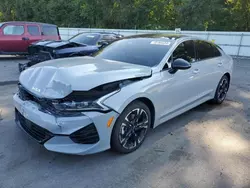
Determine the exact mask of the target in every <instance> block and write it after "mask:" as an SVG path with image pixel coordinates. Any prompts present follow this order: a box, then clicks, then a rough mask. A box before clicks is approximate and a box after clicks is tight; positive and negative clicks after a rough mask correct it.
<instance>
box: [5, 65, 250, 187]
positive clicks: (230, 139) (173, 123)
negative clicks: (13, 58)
mask: <svg viewBox="0 0 250 188" xmlns="http://www.w3.org/2000/svg"><path fill="white" fill-rule="evenodd" d="M0 71H2V69H1V70H0ZM0 75H2V73H1V74H0ZM249 81H250V60H237V61H236V63H235V69H234V75H233V80H232V85H231V88H230V91H229V94H228V97H227V100H226V101H225V103H223V104H222V105H221V106H213V105H208V104H203V105H201V106H199V107H197V108H195V109H193V110H191V111H189V112H187V113H185V114H183V115H181V116H178V117H177V118H175V119H173V120H170V121H168V122H166V123H164V124H163V125H161V126H159V127H158V128H156V129H154V130H153V131H151V133H150V134H149V135H148V138H147V139H146V141H145V142H144V144H143V146H142V147H141V148H140V149H139V150H138V151H136V152H134V153H131V154H128V155H119V154H116V153H113V152H111V151H106V152H103V153H99V154H95V155H89V156H70V155H63V154H57V153H52V152H49V151H46V150H45V149H44V148H43V147H42V146H40V145H38V144H37V143H35V142H34V141H33V140H31V139H29V138H28V137H27V136H26V135H25V134H24V133H22V131H20V130H19V129H18V128H17V127H16V125H15V123H14V119H13V118H14V111H13V106H12V95H13V93H14V92H15V91H16V86H15V85H5V86H0V112H1V115H0V188H21V187H23V188H33V187H36V188H52V187H60V188H64V187H65V188H69V187H74V188H78V187H79V188H99V187H101V188H102V187H103V188H117V187H119V188H125V187H128V188H134V187H138V188H166V187H176V188H180V187H183V188H189V187H190V188H191V187H192V188H193V187H197V188H211V187H215V188H217V187H218V188H229V187H235V188H250V82H249Z"/></svg>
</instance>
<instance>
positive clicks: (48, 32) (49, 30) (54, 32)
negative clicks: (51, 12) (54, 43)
mask: <svg viewBox="0 0 250 188" xmlns="http://www.w3.org/2000/svg"><path fill="white" fill-rule="evenodd" d="M42 32H43V33H42V34H43V35H45V36H58V35H59V33H58V29H57V27H55V26H49V25H43V26H42Z"/></svg>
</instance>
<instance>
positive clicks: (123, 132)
mask: <svg viewBox="0 0 250 188" xmlns="http://www.w3.org/2000/svg"><path fill="white" fill-rule="evenodd" d="M150 125H151V113H150V110H149V108H148V107H147V105H145V104H144V103H142V102H140V101H135V102H133V103H131V104H130V105H128V106H127V107H126V108H125V110H124V111H123V112H122V113H121V115H120V117H119V118H118V119H117V121H116V123H115V126H114V129H113V131H112V136H111V148H112V149H113V150H115V151H118V152H121V153H130V152H133V151H135V150H136V149H138V148H139V147H140V146H141V144H142V143H143V141H144V140H145V138H146V135H147V132H148V129H149V127H150Z"/></svg>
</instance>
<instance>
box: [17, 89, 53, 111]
mask: <svg viewBox="0 0 250 188" xmlns="http://www.w3.org/2000/svg"><path fill="white" fill-rule="evenodd" d="M18 96H19V98H20V99H21V100H23V101H33V102H35V103H37V104H38V105H39V106H40V109H39V110H40V111H42V112H48V113H50V114H54V113H55V112H56V109H55V108H54V106H53V105H52V101H51V100H49V99H44V98H39V97H36V96H34V95H32V94H31V93H29V92H28V91H27V90H26V89H25V88H24V87H23V86H22V85H21V84H19V85H18Z"/></svg>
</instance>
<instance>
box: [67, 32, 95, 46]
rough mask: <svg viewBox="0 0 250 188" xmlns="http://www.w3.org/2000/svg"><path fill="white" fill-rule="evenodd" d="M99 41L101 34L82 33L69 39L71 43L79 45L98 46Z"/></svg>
mask: <svg viewBox="0 0 250 188" xmlns="http://www.w3.org/2000/svg"><path fill="white" fill-rule="evenodd" d="M99 39H100V34H96V33H82V34H78V35H76V36H74V37H72V38H71V39H69V41H70V42H75V43H79V44H87V45H96V44H97V42H98V40H99Z"/></svg>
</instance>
